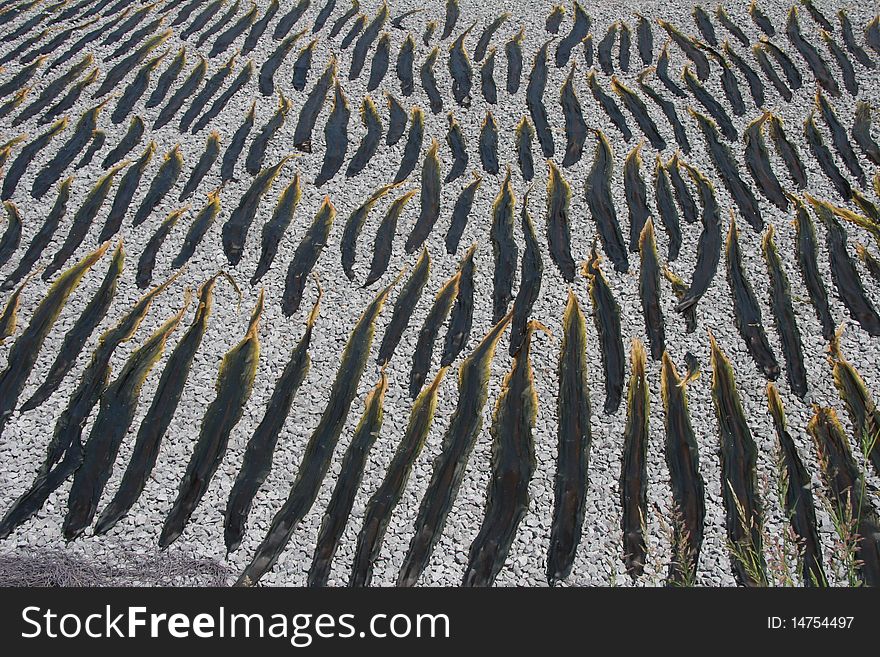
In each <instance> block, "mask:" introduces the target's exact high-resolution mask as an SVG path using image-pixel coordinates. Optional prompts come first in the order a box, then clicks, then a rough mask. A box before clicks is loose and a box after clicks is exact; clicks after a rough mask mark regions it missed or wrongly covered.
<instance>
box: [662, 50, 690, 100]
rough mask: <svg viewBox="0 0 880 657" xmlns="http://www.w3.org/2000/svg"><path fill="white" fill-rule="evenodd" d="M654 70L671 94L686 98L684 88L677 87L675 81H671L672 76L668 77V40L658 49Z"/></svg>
mask: <svg viewBox="0 0 880 657" xmlns="http://www.w3.org/2000/svg"><path fill="white" fill-rule="evenodd" d="M655 72H656V73H657V77H658V78H659V80H660V82H662V83H663V85H664V86H665V87H666V88H667V89H668V90H669V91H670V92H671V93H672V95H673V96H678V97H679V98H687V93H686V92H685V90H684V89H682V88H681V87H679V86H678V85H677V84H675V82H673V81H672V78H670V77H669V40H668V39H667V40H666V43H664V44H663V47H662V48H661V49H660V54H659V55H658V56H657V66H656V67H655Z"/></svg>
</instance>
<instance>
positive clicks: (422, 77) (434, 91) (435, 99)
mask: <svg viewBox="0 0 880 657" xmlns="http://www.w3.org/2000/svg"><path fill="white" fill-rule="evenodd" d="M439 55H440V47H439V46H435V47H434V49H433V50H432V51H431V52H430V54H429V55H428V57H427V58H426V59H425V62H424V63H423V64H422V67H421V68H420V69H419V81H420V82H421V83H422V89H423V90H424V92H425V95H426V96H427V97H428V105H429V107H430V108H431V113H433V114H439V113H440V112H441V111H443V96H441V95H440V89H438V88H437V78H436V76H435V75H434V64H436V63H437V57H438V56H439Z"/></svg>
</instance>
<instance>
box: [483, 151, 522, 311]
mask: <svg viewBox="0 0 880 657" xmlns="http://www.w3.org/2000/svg"><path fill="white" fill-rule="evenodd" d="M515 209H516V197H515V196H514V194H513V186H512V185H511V183H510V167H508V168H507V175H506V176H505V178H504V182H503V183H501V189H499V190H498V195H497V196H496V197H495V201H494V202H493V203H492V221H491V223H490V228H489V239H490V241H491V242H492V256H493V261H494V265H495V270H494V274H493V276H492V281H493V282H492V323H493V324H496V323H498V321H500V320H501V318H502V317H504V316H505V315H506V314H507V311H508V308H509V306H510V302H511V301H512V300H513V278H514V276H515V275H516V265H517V260H518V256H519V250H518V247H517V245H516V240H515V239H514V237H513V230H514V219H513V217H514V211H515Z"/></svg>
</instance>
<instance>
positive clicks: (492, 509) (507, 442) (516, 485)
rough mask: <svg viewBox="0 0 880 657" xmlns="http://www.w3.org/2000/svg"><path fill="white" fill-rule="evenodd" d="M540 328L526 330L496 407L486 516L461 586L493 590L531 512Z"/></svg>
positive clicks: (473, 546)
mask: <svg viewBox="0 0 880 657" xmlns="http://www.w3.org/2000/svg"><path fill="white" fill-rule="evenodd" d="M539 326H540V325H539V324H537V323H533V322H530V323H529V325H528V326H527V327H526V333H525V336H524V337H523V340H522V344H521V347H520V350H519V351H518V352H517V354H516V356H514V360H513V366H512V367H511V369H510V372H509V373H508V374H507V376H505V377H504V381H503V382H502V384H501V393H500V394H499V396H498V401H497V403H496V404H495V413H494V414H493V416H492V428H491V430H490V433H491V436H492V457H491V468H492V471H491V475H490V477H489V485H488V488H487V490H486V511H485V514H484V516H483V523H482V525H481V526H480V531H479V532H478V533H477V536H476V537H475V538H474V541H473V543H471V547H470V550H469V554H468V565H467V567H466V568H465V571H464V576H463V578H462V586H492V584H493V583H494V582H495V578H496V577H497V576H498V573H499V572H500V571H501V569H502V568H503V567H504V562H505V561H506V559H507V555H508V553H509V552H510V546H511V545H512V543H513V539H514V536H515V535H516V530H517V528H518V527H519V524H520V522H522V519H523V517H524V516H525V514H526V512H527V511H528V508H529V482H530V481H531V479H532V476H533V475H534V473H535V468H536V467H537V460H536V458H535V442H534V438H533V436H532V431H533V430H534V427H535V421H536V419H537V416H538V394H537V392H536V391H535V381H534V377H533V376H532V366H531V362H530V359H529V347H530V343H531V336H532V330H533V329H534V328H536V327H539Z"/></svg>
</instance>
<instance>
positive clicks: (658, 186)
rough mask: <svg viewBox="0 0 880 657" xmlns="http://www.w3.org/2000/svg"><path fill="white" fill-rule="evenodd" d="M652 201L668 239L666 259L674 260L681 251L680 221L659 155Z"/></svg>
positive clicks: (655, 165)
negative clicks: (654, 203) (655, 205)
mask: <svg viewBox="0 0 880 657" xmlns="http://www.w3.org/2000/svg"><path fill="white" fill-rule="evenodd" d="M654 201H655V202H656V204H657V214H658V215H659V217H660V221H661V223H662V224H663V228H664V230H665V231H666V238H667V239H668V240H669V251H668V253H667V260H668V261H669V262H674V261H675V260H676V259H677V258H678V254H679V251H681V222H680V221H679V217H678V208H676V207H675V199H674V198H673V194H672V186H671V183H670V182H669V175H668V173H667V171H666V169H665V168H664V167H663V161H662V160H661V159H660V155H657V161H656V163H655V164H654Z"/></svg>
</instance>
